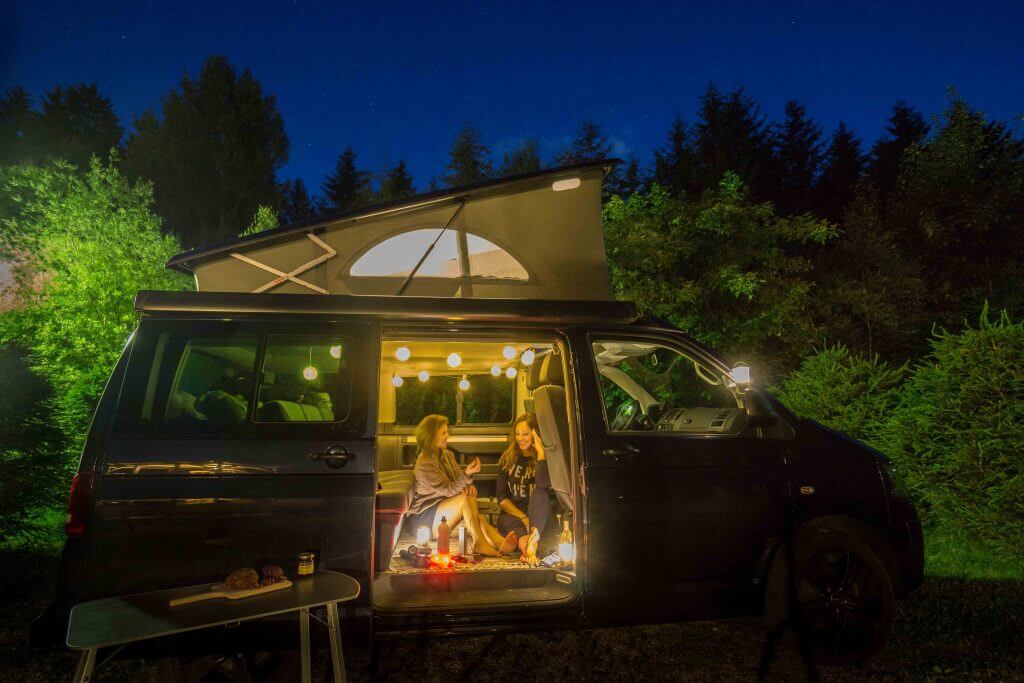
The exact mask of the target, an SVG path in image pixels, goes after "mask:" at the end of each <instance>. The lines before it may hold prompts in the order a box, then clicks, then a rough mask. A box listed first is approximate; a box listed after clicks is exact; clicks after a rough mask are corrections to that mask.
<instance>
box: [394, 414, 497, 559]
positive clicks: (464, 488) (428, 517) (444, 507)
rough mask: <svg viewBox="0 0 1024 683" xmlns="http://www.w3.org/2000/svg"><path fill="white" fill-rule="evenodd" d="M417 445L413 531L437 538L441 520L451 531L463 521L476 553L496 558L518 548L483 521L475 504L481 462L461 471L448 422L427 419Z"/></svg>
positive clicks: (475, 460) (421, 425)
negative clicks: (422, 530) (423, 529)
mask: <svg viewBox="0 0 1024 683" xmlns="http://www.w3.org/2000/svg"><path fill="white" fill-rule="evenodd" d="M416 444H417V445H418V446H419V455H417V456H416V466H415V468H414V469H413V473H414V474H415V477H416V485H415V489H414V490H413V498H412V503H411V504H410V505H409V512H408V515H409V517H408V519H409V523H411V524H412V525H413V527H412V528H413V529H418V528H420V527H421V526H425V527H428V528H429V529H430V535H431V537H432V538H437V528H438V526H439V525H440V524H441V518H442V517H445V518H446V520H445V521H446V523H447V524H448V526H449V527H454V526H455V525H456V524H457V523H458V522H459V520H460V519H461V520H463V521H464V522H465V524H466V526H467V531H469V533H470V534H472V535H473V537H474V539H475V540H476V552H478V553H480V554H481V555H487V556H490V557H497V556H498V555H503V554H505V553H508V552H511V551H512V550H513V549H514V548H515V536H513V535H512V534H509V536H508V537H505V538H502V537H501V535H500V534H499V533H498V530H497V529H495V528H494V526H492V525H491V524H489V523H488V522H487V521H486V520H482V519H480V513H479V512H478V510H477V504H476V493H477V492H476V487H475V486H473V475H474V474H476V473H477V472H479V471H480V458H473V462H471V463H469V464H468V465H466V469H465V471H461V470H460V469H459V465H458V463H456V462H455V456H454V455H453V454H452V452H451V451H450V450H448V448H447V446H448V418H446V417H445V416H444V415H427V416H426V417H425V418H423V419H422V420H421V421H420V423H419V425H417V427H416Z"/></svg>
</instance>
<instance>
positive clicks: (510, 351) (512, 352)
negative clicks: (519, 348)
mask: <svg viewBox="0 0 1024 683" xmlns="http://www.w3.org/2000/svg"><path fill="white" fill-rule="evenodd" d="M501 355H503V356H505V360H512V359H513V358H515V357H516V347H514V346H512V345H511V344H509V345H508V346H506V347H505V348H503V349H502V350H501Z"/></svg>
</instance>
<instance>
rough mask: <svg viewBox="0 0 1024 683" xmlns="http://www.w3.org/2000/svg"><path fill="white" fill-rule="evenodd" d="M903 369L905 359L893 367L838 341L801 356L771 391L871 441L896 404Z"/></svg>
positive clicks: (827, 422)
mask: <svg viewBox="0 0 1024 683" xmlns="http://www.w3.org/2000/svg"><path fill="white" fill-rule="evenodd" d="M906 374H907V368H906V365H902V366H900V367H897V368H893V367H890V366H889V365H887V364H886V363H885V362H884V361H880V360H879V359H878V357H877V356H875V357H874V358H864V357H861V356H858V355H856V354H854V353H851V352H850V350H849V349H847V348H846V347H845V346H843V345H841V344H840V345H838V346H833V347H831V348H827V349H823V350H821V351H819V352H817V353H815V354H813V355H811V356H808V357H807V358H805V359H804V361H803V363H802V364H801V365H800V367H799V368H798V369H797V370H795V371H794V372H792V373H790V374H789V375H788V376H787V377H786V378H785V379H784V380H783V381H782V382H781V384H780V385H779V386H778V387H775V388H774V389H773V391H774V392H775V394H776V395H777V396H778V397H779V399H780V400H781V401H782V402H783V403H784V404H785V405H786V406H787V407H788V408H789V409H790V410H792V411H793V412H794V413H796V414H797V415H799V416H800V417H807V418H811V419H812V420H817V421H818V422H820V423H822V424H823V425H825V426H827V427H830V428H832V429H835V430H837V431H840V432H843V433H844V434H848V435H850V436H852V437H854V438H857V439H861V440H863V441H872V440H873V439H874V437H875V436H876V434H877V433H878V430H879V426H880V424H881V422H882V420H884V419H885V418H886V417H887V416H888V415H889V414H890V413H891V412H892V409H893V407H894V406H895V405H896V402H897V399H898V396H899V388H900V383H901V382H902V381H903V379H904V377H905V376H906Z"/></svg>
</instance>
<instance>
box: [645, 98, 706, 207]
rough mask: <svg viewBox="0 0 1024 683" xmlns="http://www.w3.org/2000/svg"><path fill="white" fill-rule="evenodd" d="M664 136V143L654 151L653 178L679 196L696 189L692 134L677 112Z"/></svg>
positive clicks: (695, 157)
mask: <svg viewBox="0 0 1024 683" xmlns="http://www.w3.org/2000/svg"><path fill="white" fill-rule="evenodd" d="M666 138H667V139H666V141H665V144H664V145H663V146H662V147H660V148H659V149H656V150H655V151H654V180H655V181H656V182H657V183H658V184H659V185H662V186H664V187H667V188H669V190H670V191H671V192H672V194H673V195H675V196H677V197H681V196H683V194H684V193H687V192H694V191H695V190H696V189H697V156H696V154H695V153H694V150H693V134H692V132H691V131H690V129H689V128H688V127H687V125H686V124H685V123H684V122H683V119H682V117H680V116H679V114H676V118H675V119H674V120H673V121H672V127H671V128H669V130H668V135H667V136H666Z"/></svg>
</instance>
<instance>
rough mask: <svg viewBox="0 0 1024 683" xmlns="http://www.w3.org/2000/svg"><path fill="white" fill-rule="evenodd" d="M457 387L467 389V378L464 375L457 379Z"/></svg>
mask: <svg viewBox="0 0 1024 683" xmlns="http://www.w3.org/2000/svg"><path fill="white" fill-rule="evenodd" d="M459 389H462V390H463V391H469V380H468V379H466V378H465V377H463V378H462V379H461V380H459Z"/></svg>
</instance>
